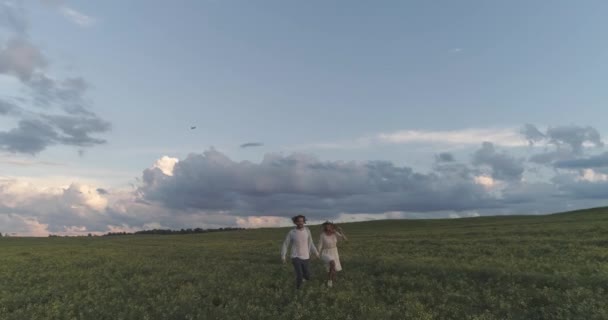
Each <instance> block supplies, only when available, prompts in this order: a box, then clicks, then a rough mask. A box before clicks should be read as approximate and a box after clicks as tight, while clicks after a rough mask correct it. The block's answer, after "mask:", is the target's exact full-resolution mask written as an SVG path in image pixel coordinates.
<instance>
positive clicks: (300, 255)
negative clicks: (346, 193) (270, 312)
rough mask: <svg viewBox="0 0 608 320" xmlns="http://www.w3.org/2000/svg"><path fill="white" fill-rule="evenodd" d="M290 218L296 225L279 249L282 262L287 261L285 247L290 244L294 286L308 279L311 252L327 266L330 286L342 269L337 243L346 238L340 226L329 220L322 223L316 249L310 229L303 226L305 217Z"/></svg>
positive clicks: (299, 285)
mask: <svg viewBox="0 0 608 320" xmlns="http://www.w3.org/2000/svg"><path fill="white" fill-rule="evenodd" d="M291 220H292V221H293V223H294V224H295V225H296V227H295V228H293V229H291V230H290V231H289V232H288V233H287V237H285V241H284V242H283V248H282V250H281V258H282V260H283V263H286V262H287V260H286V256H287V249H288V247H289V245H290V244H291V262H292V264H293V268H294V271H295V273H296V288H298V289H300V287H301V286H302V282H304V281H305V280H310V269H309V266H308V261H309V260H310V254H311V253H312V254H314V255H315V256H316V257H317V258H320V259H321V261H323V263H324V264H325V266H326V268H327V286H328V287H330V288H331V287H332V286H333V282H334V281H335V280H336V273H337V272H338V271H340V270H342V266H341V265H340V256H339V255H338V247H337V243H338V238H341V239H344V240H347V238H346V236H345V235H344V232H343V231H342V229H341V228H340V227H338V226H337V225H335V224H333V223H331V222H325V223H323V224H322V225H321V227H322V231H321V236H320V237H319V243H318V250H317V247H315V245H314V243H313V240H312V234H311V233H310V230H309V229H308V228H307V227H305V226H304V224H305V223H306V217H305V216H303V215H298V216H295V217H293V218H292V219H291Z"/></svg>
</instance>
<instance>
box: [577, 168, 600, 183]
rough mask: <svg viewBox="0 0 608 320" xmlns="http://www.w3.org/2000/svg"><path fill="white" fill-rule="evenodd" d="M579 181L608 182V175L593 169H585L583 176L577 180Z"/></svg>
mask: <svg viewBox="0 0 608 320" xmlns="http://www.w3.org/2000/svg"><path fill="white" fill-rule="evenodd" d="M576 180H577V181H589V182H600V181H608V175H607V174H604V173H600V172H596V171H595V170H593V169H584V170H583V171H582V174H581V175H580V176H579V177H578V178H577V179H576Z"/></svg>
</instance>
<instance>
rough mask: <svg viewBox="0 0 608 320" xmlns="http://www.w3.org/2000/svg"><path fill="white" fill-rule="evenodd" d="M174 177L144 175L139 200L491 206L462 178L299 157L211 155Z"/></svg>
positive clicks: (261, 211) (303, 209)
mask: <svg viewBox="0 0 608 320" xmlns="http://www.w3.org/2000/svg"><path fill="white" fill-rule="evenodd" d="M172 173H173V175H172V176H169V175H166V174H164V173H163V172H162V171H161V170H160V169H159V168H152V169H146V170H145V171H144V173H143V179H142V181H143V185H142V186H141V187H140V188H139V190H138V191H139V192H140V194H142V197H143V199H145V200H146V201H150V202H158V203H161V204H162V205H164V206H166V207H168V208H172V209H179V210H199V211H226V212H231V213H232V214H234V215H239V214H244V213H247V214H249V215H266V216H285V215H287V216H288V215H291V214H294V213H306V214H309V215H312V216H332V215H336V214H338V213H339V212H347V213H355V212H361V211H363V212H369V213H380V212H386V211H412V210H414V211H427V212H428V211H433V210H444V209H446V210H447V209H450V210H464V209H469V208H478V207H484V206H487V205H489V200H490V199H489V198H488V197H487V194H486V193H485V191H484V189H483V187H481V186H479V185H477V184H476V183H475V182H474V181H473V178H472V177H470V176H467V175H466V173H465V174H461V175H453V176H451V177H450V179H446V178H445V177H444V176H445V175H447V174H452V172H451V171H450V172H449V173H448V172H447V171H445V172H437V173H433V174H421V173H416V172H414V171H413V170H412V169H411V168H408V167H396V166H394V165H393V164H391V163H389V162H383V161H373V162H361V163H359V162H341V161H338V162H322V161H320V160H318V159H316V158H315V157H312V156H309V155H304V154H293V155H290V156H281V155H276V154H268V155H266V156H265V157H264V159H263V160H262V162H261V163H259V164H254V163H251V162H234V161H232V160H230V159H229V158H228V157H226V156H225V155H224V154H222V153H220V152H218V151H216V150H214V149H210V150H208V151H206V152H204V153H203V154H191V155H189V156H188V157H187V158H186V159H184V160H181V161H179V162H177V163H176V164H175V167H174V168H173V172H172Z"/></svg>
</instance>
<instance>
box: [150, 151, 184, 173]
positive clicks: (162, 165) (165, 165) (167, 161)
mask: <svg viewBox="0 0 608 320" xmlns="http://www.w3.org/2000/svg"><path fill="white" fill-rule="evenodd" d="M178 162H179V159H178V158H172V157H168V156H163V157H162V158H160V159H158V160H157V161H156V163H154V166H153V168H158V169H159V170H160V171H161V172H162V173H163V174H164V175H167V176H172V175H173V168H174V167H175V164H176V163H178Z"/></svg>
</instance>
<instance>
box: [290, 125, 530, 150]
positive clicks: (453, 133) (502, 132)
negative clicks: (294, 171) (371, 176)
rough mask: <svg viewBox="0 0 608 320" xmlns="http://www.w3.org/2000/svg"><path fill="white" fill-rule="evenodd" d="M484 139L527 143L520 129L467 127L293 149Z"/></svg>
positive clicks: (447, 143) (468, 143) (509, 144)
mask: <svg viewBox="0 0 608 320" xmlns="http://www.w3.org/2000/svg"><path fill="white" fill-rule="evenodd" d="M484 141H492V143H494V144H495V145H500V146H505V147H522V146H526V145H527V141H526V139H525V137H524V136H523V135H522V133H521V132H520V130H517V129H513V128H468V129H461V130H443V131H441V130H439V131H432V130H399V131H394V132H388V133H386V132H385V133H378V134H374V135H369V136H364V137H360V138H358V139H354V140H349V141H339V142H323V143H313V144H308V145H303V146H300V147H299V148H295V149H358V148H367V147H373V146H378V145H393V144H424V145H433V146H460V147H471V146H474V145H479V144H481V143H483V142H484Z"/></svg>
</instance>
